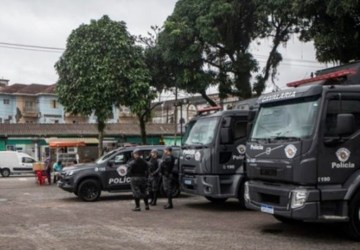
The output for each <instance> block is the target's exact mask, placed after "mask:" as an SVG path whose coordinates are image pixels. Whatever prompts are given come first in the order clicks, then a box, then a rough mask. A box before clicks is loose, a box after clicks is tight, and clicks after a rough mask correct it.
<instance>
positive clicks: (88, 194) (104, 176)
mask: <svg viewBox="0 0 360 250" xmlns="http://www.w3.org/2000/svg"><path fill="white" fill-rule="evenodd" d="M165 147H166V146H164V145H159V146H154V145H151V146H136V147H122V148H118V149H115V150H113V151H110V152H109V153H107V154H106V155H104V156H102V157H101V158H99V159H98V160H97V161H95V162H93V163H87V164H77V165H75V166H73V167H67V168H64V170H63V171H62V172H61V178H60V180H59V182H58V186H59V187H60V188H61V189H63V190H65V191H68V192H71V193H74V194H75V195H77V196H78V197H79V198H80V199H81V200H83V201H96V200H97V199H98V198H99V197H100V195H101V192H102V191H108V192H129V191H131V187H130V177H128V176H127V175H126V174H127V165H126V164H127V163H128V162H129V161H130V160H131V157H132V156H131V153H132V152H133V150H134V149H135V148H138V149H140V153H141V155H142V157H143V158H144V159H145V160H148V159H149V157H150V152H151V150H152V149H154V148H156V149H157V150H158V152H159V157H160V158H161V157H162V155H163V151H164V149H165ZM180 153H181V149H180V147H173V155H174V156H175V158H176V159H177V160H176V164H175V169H174V190H173V197H177V196H179V194H180V186H179V178H178V173H179V171H178V170H179V166H178V158H179V157H180ZM159 185H160V188H159V190H160V192H161V193H162V194H164V190H163V188H162V183H161V182H160V183H159Z"/></svg>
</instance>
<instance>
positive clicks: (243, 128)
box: [233, 120, 247, 140]
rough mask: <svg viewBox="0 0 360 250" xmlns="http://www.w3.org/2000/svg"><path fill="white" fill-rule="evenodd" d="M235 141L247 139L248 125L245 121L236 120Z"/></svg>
mask: <svg viewBox="0 0 360 250" xmlns="http://www.w3.org/2000/svg"><path fill="white" fill-rule="evenodd" d="M233 128H234V140H238V139H241V138H244V137H246V134H247V123H246V122H244V121H239V120H236V121H235V122H234V127H233Z"/></svg>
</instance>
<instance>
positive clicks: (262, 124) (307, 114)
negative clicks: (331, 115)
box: [250, 98, 319, 140]
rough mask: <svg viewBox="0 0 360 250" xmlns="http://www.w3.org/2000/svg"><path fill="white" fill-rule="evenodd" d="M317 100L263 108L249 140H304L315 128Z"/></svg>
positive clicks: (277, 104)
mask: <svg viewBox="0 0 360 250" xmlns="http://www.w3.org/2000/svg"><path fill="white" fill-rule="evenodd" d="M318 109H319V98H311V99H309V98H307V99H306V100H302V101H301V100H297V101H296V102H291V103H286V104H284V103H282V104H281V103H276V104H274V105H270V106H263V107H261V109H260V111H259V115H258V117H257V119H256V122H255V124H254V129H253V131H252V134H251V138H250V140H256V139H287V138H289V139H290V138H295V139H298V138H306V137H309V136H311V134H312V133H313V130H314V128H315V123H316V117H317V113H318Z"/></svg>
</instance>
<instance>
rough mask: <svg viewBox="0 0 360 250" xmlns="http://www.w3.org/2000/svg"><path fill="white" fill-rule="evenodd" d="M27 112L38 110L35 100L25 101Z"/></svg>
mask: <svg viewBox="0 0 360 250" xmlns="http://www.w3.org/2000/svg"><path fill="white" fill-rule="evenodd" d="M25 112H36V111H35V103H34V101H29V100H28V101H25Z"/></svg>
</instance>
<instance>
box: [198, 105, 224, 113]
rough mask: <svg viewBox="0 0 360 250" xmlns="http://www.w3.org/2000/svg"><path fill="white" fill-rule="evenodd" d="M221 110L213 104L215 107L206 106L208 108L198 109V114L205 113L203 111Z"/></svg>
mask: <svg viewBox="0 0 360 250" xmlns="http://www.w3.org/2000/svg"><path fill="white" fill-rule="evenodd" d="M219 110H222V107H221V106H215V107H208V108H204V109H200V110H199V111H198V115H200V114H202V113H205V112H211V111H219Z"/></svg>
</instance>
